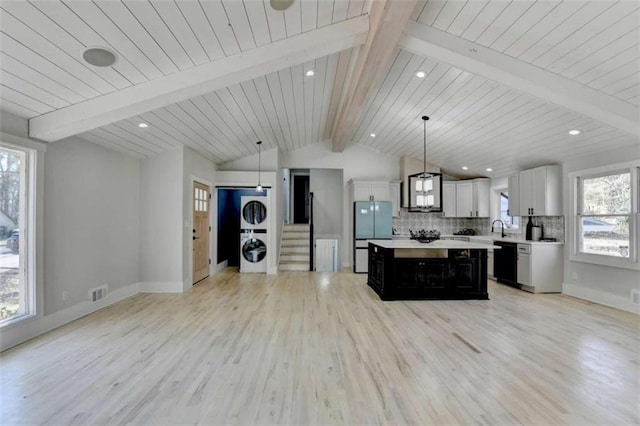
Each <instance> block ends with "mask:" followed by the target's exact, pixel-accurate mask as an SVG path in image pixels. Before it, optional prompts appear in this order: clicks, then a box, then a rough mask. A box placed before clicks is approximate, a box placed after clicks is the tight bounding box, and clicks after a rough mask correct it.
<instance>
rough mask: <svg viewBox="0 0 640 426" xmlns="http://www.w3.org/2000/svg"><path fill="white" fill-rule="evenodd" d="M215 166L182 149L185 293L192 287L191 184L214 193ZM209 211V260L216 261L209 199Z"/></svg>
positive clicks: (214, 221)
mask: <svg viewBox="0 0 640 426" xmlns="http://www.w3.org/2000/svg"><path fill="white" fill-rule="evenodd" d="M215 172H216V166H215V164H213V163H212V162H211V161H209V160H208V159H207V158H205V157H203V156H202V155H200V154H198V153H197V152H195V151H194V150H192V149H191V148H188V147H185V148H184V170H183V185H184V186H183V200H182V205H183V209H184V210H183V213H182V215H183V226H182V283H183V289H184V290H185V291H186V290H188V289H189V288H191V287H192V285H193V182H194V181H197V182H200V183H203V184H205V185H209V190H210V191H211V192H212V195H213V192H215V191H214V188H213V182H214V178H215ZM211 198H212V200H211V203H210V204H209V205H210V207H211V208H210V209H209V226H211V229H212V232H211V233H210V234H209V258H210V259H212V260H213V259H217V247H218V245H217V244H216V234H215V233H214V232H215V231H216V229H215V227H214V223H215V224H217V222H218V221H217V220H215V219H216V218H217V217H216V216H215V214H214V209H213V202H214V201H216V204H215V205H217V200H215V199H214V198H213V196H212V197H211ZM214 265H215V263H214V262H213V261H212V262H211V267H210V268H209V274H212V273H213V272H214V271H213V267H214Z"/></svg>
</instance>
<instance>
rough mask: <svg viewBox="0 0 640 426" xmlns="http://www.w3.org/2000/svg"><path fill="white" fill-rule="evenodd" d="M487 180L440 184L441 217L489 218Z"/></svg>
mask: <svg viewBox="0 0 640 426" xmlns="http://www.w3.org/2000/svg"><path fill="white" fill-rule="evenodd" d="M489 182H490V181H489V179H472V180H463V181H458V182H444V183H443V184H442V192H443V193H442V205H443V209H442V210H443V213H442V216H443V217H489Z"/></svg>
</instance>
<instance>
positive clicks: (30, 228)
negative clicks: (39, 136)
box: [0, 135, 41, 329]
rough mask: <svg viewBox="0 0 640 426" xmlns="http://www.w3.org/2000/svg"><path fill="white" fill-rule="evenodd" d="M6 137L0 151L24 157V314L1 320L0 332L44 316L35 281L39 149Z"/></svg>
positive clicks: (22, 215)
mask: <svg viewBox="0 0 640 426" xmlns="http://www.w3.org/2000/svg"><path fill="white" fill-rule="evenodd" d="M6 140H7V137H6V135H2V140H0V148H2V149H6V150H8V151H16V152H20V153H21V154H22V155H23V160H24V164H22V165H21V175H22V176H21V179H20V192H21V194H24V196H23V198H21V206H20V217H21V219H22V221H21V224H20V225H19V226H20V243H19V244H20V245H19V247H20V265H19V270H20V271H19V273H20V275H19V276H20V281H21V282H20V289H21V291H23V292H24V294H21V295H20V298H21V299H22V301H21V303H24V308H22V307H21V310H22V309H24V312H23V313H22V314H20V315H18V316H15V317H13V318H7V319H4V320H0V329H2V328H5V327H7V326H11V325H14V324H19V323H22V322H23V321H25V320H29V319H33V318H36V317H38V316H41V309H40V306H41V302H40V300H39V294H40V291H39V289H38V283H37V281H36V251H37V250H36V203H37V198H38V194H37V192H36V181H37V176H36V168H37V155H38V153H37V149H33V148H30V147H27V146H23V145H22V144H13V143H10V142H7V141H6Z"/></svg>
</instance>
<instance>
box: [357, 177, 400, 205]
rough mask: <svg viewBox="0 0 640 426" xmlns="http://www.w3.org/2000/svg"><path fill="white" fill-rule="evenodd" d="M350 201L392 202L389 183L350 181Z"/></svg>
mask: <svg viewBox="0 0 640 426" xmlns="http://www.w3.org/2000/svg"><path fill="white" fill-rule="evenodd" d="M350 184H351V194H352V201H392V200H391V199H390V197H389V182H384V181H364V180H351V181H350Z"/></svg>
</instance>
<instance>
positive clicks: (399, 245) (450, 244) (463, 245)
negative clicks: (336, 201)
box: [368, 240, 500, 250]
mask: <svg viewBox="0 0 640 426" xmlns="http://www.w3.org/2000/svg"><path fill="white" fill-rule="evenodd" d="M368 241H369V242H370V243H371V244H375V245H377V246H380V247H382V248H387V249H414V248H415V249H417V248H420V249H453V250H456V249H458V250H459V249H469V250H475V249H479V250H483V249H484V250H493V249H499V248H500V246H494V245H489V244H482V243H474V242H466V241H457V240H436V241H433V242H430V243H420V242H418V241H415V240H368Z"/></svg>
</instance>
